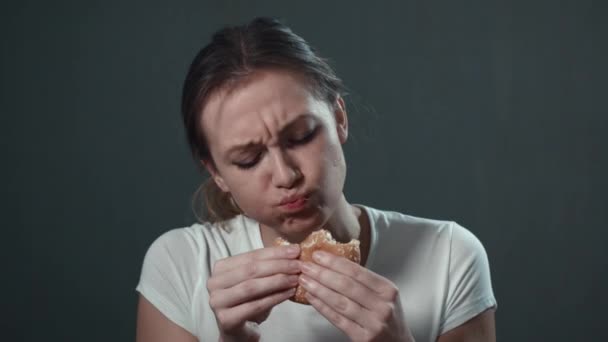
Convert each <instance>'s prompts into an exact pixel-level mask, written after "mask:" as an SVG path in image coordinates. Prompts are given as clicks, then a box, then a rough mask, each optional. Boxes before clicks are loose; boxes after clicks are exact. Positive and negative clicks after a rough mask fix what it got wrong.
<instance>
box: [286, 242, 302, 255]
mask: <svg viewBox="0 0 608 342" xmlns="http://www.w3.org/2000/svg"><path fill="white" fill-rule="evenodd" d="M287 254H288V255H291V256H296V255H298V254H300V246H298V245H293V246H289V247H288V248H287Z"/></svg>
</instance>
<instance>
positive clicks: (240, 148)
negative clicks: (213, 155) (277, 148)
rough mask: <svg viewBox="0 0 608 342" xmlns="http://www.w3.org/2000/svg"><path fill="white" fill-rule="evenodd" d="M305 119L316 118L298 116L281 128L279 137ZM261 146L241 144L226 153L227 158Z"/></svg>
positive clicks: (251, 142) (255, 143)
mask: <svg viewBox="0 0 608 342" xmlns="http://www.w3.org/2000/svg"><path fill="white" fill-rule="evenodd" d="M305 118H314V116H313V115H312V114H309V113H303V114H300V115H298V116H297V117H295V118H294V119H293V120H291V121H290V122H288V123H286V124H285V125H283V127H281V128H280V129H279V135H280V134H281V133H283V132H284V131H286V130H288V129H290V128H291V127H292V126H294V125H295V124H297V123H298V122H300V121H302V120H303V119H305ZM258 145H260V144H259V143H257V142H255V141H249V142H246V143H244V144H239V145H234V146H232V147H230V148H229V149H228V150H227V151H226V154H225V155H226V156H230V155H232V154H233V153H235V152H242V151H247V150H249V149H252V148H254V147H256V146H258Z"/></svg>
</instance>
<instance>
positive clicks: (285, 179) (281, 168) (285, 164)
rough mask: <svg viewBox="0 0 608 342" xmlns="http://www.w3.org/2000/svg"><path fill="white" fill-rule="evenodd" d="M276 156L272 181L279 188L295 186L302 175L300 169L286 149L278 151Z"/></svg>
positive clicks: (274, 154)
mask: <svg viewBox="0 0 608 342" xmlns="http://www.w3.org/2000/svg"><path fill="white" fill-rule="evenodd" d="M272 155H273V156H274V157H273V159H274V163H273V170H272V183H273V185H274V186H276V187H279V188H293V187H294V186H295V185H296V183H297V182H298V181H299V180H300V178H301V177H302V173H301V172H300V170H299V169H298V168H297V167H296V165H294V163H293V160H291V158H290V157H289V155H287V154H286V153H285V151H281V150H279V151H277V152H276V153H273V154H272Z"/></svg>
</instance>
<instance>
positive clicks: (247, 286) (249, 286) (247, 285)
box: [240, 281, 257, 296]
mask: <svg viewBox="0 0 608 342" xmlns="http://www.w3.org/2000/svg"><path fill="white" fill-rule="evenodd" d="M256 288H257V285H256V283H255V282H253V281H246V282H244V283H242V285H241V289H240V290H241V293H242V294H243V295H244V296H247V295H248V294H251V293H254V292H255V290H256Z"/></svg>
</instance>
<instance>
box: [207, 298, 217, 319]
mask: <svg viewBox="0 0 608 342" xmlns="http://www.w3.org/2000/svg"><path fill="white" fill-rule="evenodd" d="M209 306H210V307H211V308H212V309H215V308H216V306H217V296H216V295H213V294H212V295H210V296H209ZM216 316H217V315H216Z"/></svg>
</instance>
